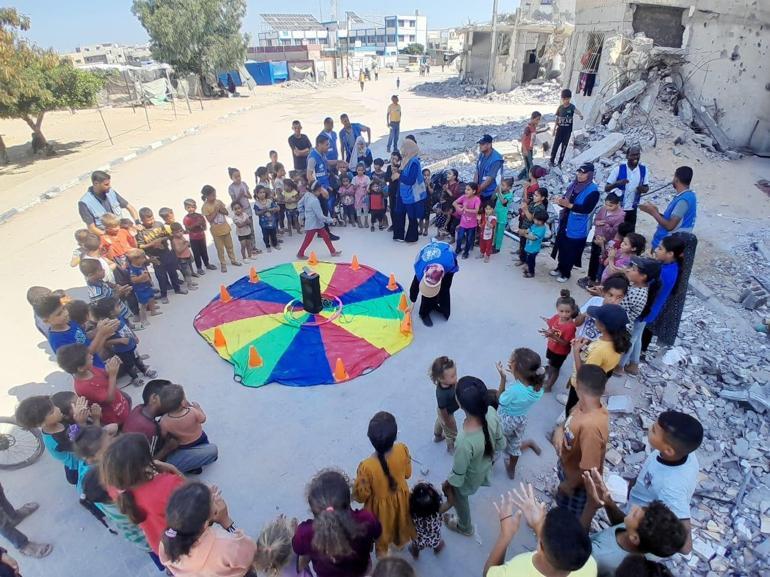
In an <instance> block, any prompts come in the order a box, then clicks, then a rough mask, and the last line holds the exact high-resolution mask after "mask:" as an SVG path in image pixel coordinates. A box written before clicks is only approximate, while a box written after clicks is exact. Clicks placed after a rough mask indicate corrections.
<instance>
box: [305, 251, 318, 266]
mask: <svg viewBox="0 0 770 577" xmlns="http://www.w3.org/2000/svg"><path fill="white" fill-rule="evenodd" d="M307 264H309V265H310V266H315V265H317V264H318V257H317V256H316V254H315V251H312V250H311V251H310V258H309V259H307Z"/></svg>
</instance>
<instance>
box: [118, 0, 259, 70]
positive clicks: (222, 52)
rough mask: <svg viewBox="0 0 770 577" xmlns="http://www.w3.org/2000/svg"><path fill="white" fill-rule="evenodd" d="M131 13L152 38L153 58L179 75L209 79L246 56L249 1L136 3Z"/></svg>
mask: <svg viewBox="0 0 770 577" xmlns="http://www.w3.org/2000/svg"><path fill="white" fill-rule="evenodd" d="M131 10H132V12H133V13H134V15H135V16H136V17H137V18H138V19H139V22H141V24H142V26H144V28H145V30H147V33H148V34H149V35H150V50H151V51H152V56H153V58H155V60H157V61H159V62H167V63H169V64H171V65H172V66H173V67H174V69H175V70H176V71H177V72H179V73H193V74H197V75H198V76H200V77H201V78H202V79H205V77H206V75H207V74H208V73H211V72H219V71H222V70H231V69H233V68H236V67H237V66H239V65H241V64H242V63H243V61H244V58H245V57H246V45H247V42H248V37H247V36H246V35H245V34H242V33H241V21H242V20H243V17H244V15H245V14H246V0H134V4H133V7H132V8H131Z"/></svg>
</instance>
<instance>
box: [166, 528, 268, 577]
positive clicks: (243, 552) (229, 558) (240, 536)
mask: <svg viewBox="0 0 770 577" xmlns="http://www.w3.org/2000/svg"><path fill="white" fill-rule="evenodd" d="M256 550H257V545H256V544H255V543H254V541H253V540H252V539H251V538H249V537H248V536H247V535H245V534H244V533H243V532H242V531H241V530H240V529H238V530H236V531H235V532H234V533H228V532H227V531H225V530H224V529H222V528H221V527H219V526H218V525H214V526H211V527H209V528H207V529H206V530H205V531H204V532H203V535H201V536H200V537H199V538H198V540H197V541H196V542H195V544H194V545H193V546H192V549H190V552H189V553H188V554H187V555H182V556H181V557H180V558H179V559H177V560H176V561H171V559H169V558H168V556H167V555H166V552H165V551H164V550H163V543H162V542H161V544H160V551H159V552H158V556H159V557H160V560H161V563H163V564H164V565H165V566H166V567H168V568H169V569H171V572H172V573H173V574H174V577H244V575H246V573H248V572H249V570H250V569H251V562H252V561H253V560H254V553H255V552H256Z"/></svg>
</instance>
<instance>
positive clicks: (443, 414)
mask: <svg viewBox="0 0 770 577" xmlns="http://www.w3.org/2000/svg"><path fill="white" fill-rule="evenodd" d="M428 376H430V380H431V381H433V384H434V385H436V404H437V409H436V411H437V413H438V416H437V417H436V423H435V424H434V425H433V442H434V443H440V442H441V441H443V440H444V439H446V449H447V451H448V452H449V453H450V454H451V453H454V450H455V439H456V438H457V421H455V417H454V414H455V412H456V411H457V410H458V409H459V408H460V405H458V404H457V390H456V389H457V367H456V366H455V362H454V361H453V360H452V359H450V358H449V357H438V358H437V359H435V360H434V361H433V363H432V364H431V366H430V371H429V372H428Z"/></svg>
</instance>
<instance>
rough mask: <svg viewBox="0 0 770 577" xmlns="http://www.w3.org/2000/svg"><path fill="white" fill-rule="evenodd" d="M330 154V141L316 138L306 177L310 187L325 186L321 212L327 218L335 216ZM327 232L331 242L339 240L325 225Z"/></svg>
mask: <svg viewBox="0 0 770 577" xmlns="http://www.w3.org/2000/svg"><path fill="white" fill-rule="evenodd" d="M328 152H329V139H328V138H327V137H326V135H324V134H319V135H318V136H316V137H315V148H313V149H311V150H310V153H309V154H308V155H307V171H306V173H305V176H306V177H307V181H308V185H311V184H313V182H315V181H318V182H320V183H321V186H323V191H322V192H321V196H320V197H319V200H320V201H321V210H322V211H323V213H324V215H325V216H328V215H329V214H334V201H335V198H334V191H333V189H332V184H331V178H330V174H329V163H328V159H327V156H326V155H327V153H328ZM324 228H325V229H326V232H328V233H329V238H330V239H331V240H339V239H340V237H338V236H337V235H336V234H332V232H331V231H330V230H329V225H328V224H327V225H324Z"/></svg>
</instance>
